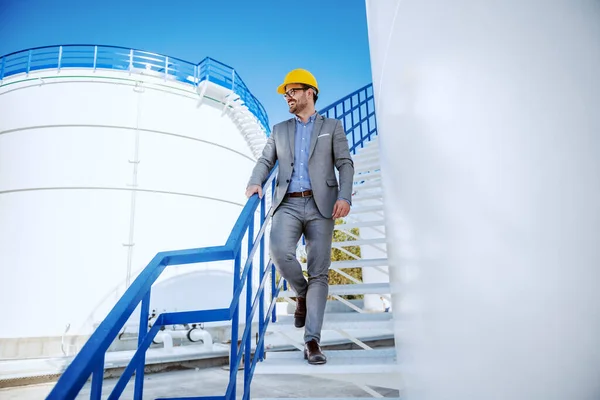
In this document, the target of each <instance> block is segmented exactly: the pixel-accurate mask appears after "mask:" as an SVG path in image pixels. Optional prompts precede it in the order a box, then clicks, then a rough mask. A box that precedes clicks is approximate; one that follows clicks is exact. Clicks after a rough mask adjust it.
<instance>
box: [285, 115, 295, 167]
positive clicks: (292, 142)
mask: <svg viewBox="0 0 600 400" xmlns="http://www.w3.org/2000/svg"><path fill="white" fill-rule="evenodd" d="M294 121H295V120H294V118H292V119H290V120H289V121H288V124H287V126H288V141H289V142H290V151H291V157H292V160H293V159H294V150H295V142H296V140H295V138H294V135H295V133H296V123H295V122H294Z"/></svg>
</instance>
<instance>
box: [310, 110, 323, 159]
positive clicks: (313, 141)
mask: <svg viewBox="0 0 600 400" xmlns="http://www.w3.org/2000/svg"><path fill="white" fill-rule="evenodd" d="M324 120H325V118H323V116H322V115H321V114H317V118H315V126H314V127H313V131H312V134H311V136H310V150H309V153H308V159H309V160H310V157H312V153H313V151H315V147H316V146H317V138H318V137H319V135H320V134H321V128H323V121H324Z"/></svg>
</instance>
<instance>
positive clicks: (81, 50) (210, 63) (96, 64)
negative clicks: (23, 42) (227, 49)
mask: <svg viewBox="0 0 600 400" xmlns="http://www.w3.org/2000/svg"><path fill="white" fill-rule="evenodd" d="M64 68H89V69H92V70H94V71H95V70H98V69H111V70H119V71H129V72H131V73H141V72H144V73H151V72H153V73H155V74H156V76H160V77H162V78H164V79H165V80H175V81H178V82H182V83H185V84H188V85H193V86H198V85H199V84H200V83H201V82H202V81H204V80H208V81H210V82H213V83H216V84H219V85H221V86H223V87H225V88H227V89H231V90H232V91H233V92H234V93H236V94H237V95H238V96H240V99H241V100H242V101H243V102H244V105H245V106H246V107H248V109H249V110H250V112H251V113H252V114H254V116H256V118H257V119H258V121H259V122H260V124H261V125H262V126H263V128H264V129H265V131H266V132H267V135H269V134H270V132H271V131H270V128H269V118H268V116H267V112H266V111H265V109H264V107H263V106H262V104H261V103H260V102H259V101H258V100H257V99H256V97H254V95H253V94H252V93H251V92H250V90H249V89H248V87H247V86H246V84H245V83H244V81H243V80H242V78H240V76H239V75H238V73H237V72H236V71H235V70H234V69H233V68H232V67H230V66H229V65H226V64H223V63H221V62H219V61H217V60H215V59H212V58H210V57H206V58H205V59H204V60H202V61H201V62H200V63H199V64H194V63H191V62H188V61H184V60H180V59H179V58H175V57H169V56H164V55H160V54H156V53H151V52H148V51H142V50H135V49H128V48H125V47H116V46H95V45H63V46H46V47H36V48H32V49H28V50H23V51H18V52H15V53H10V54H7V55H4V56H2V57H0V86H1V84H2V82H3V81H4V79H5V78H7V77H9V76H12V75H17V74H26V75H29V74H30V73H31V72H33V71H38V70H44V69H56V70H58V71H60V70H62V69H64Z"/></svg>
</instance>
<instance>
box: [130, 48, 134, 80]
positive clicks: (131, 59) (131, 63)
mask: <svg viewBox="0 0 600 400" xmlns="http://www.w3.org/2000/svg"><path fill="white" fill-rule="evenodd" d="M132 69H133V49H130V50H129V75H131V70H132Z"/></svg>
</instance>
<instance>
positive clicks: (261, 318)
mask: <svg viewBox="0 0 600 400" xmlns="http://www.w3.org/2000/svg"><path fill="white" fill-rule="evenodd" d="M265 210H266V198H265V197H264V196H263V198H262V200H261V201H260V227H261V229H262V226H263V224H266V223H267V221H265ZM259 251H260V261H259V263H260V264H259V268H260V272H259V280H258V281H259V282H262V281H263V279H264V277H265V235H264V234H263V236H262V237H261V238H260V248H259ZM258 303H259V305H258V332H259V333H260V332H262V330H263V327H264V325H265V291H264V290H262V291H261V292H260V298H259V300H258ZM264 352H265V343H264V341H263V344H262V346H260V348H258V349H256V350H255V352H254V357H258V360H261V361H262V360H263V359H264V357H265V354H264Z"/></svg>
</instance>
